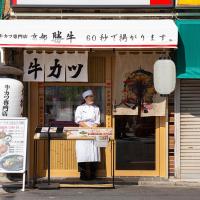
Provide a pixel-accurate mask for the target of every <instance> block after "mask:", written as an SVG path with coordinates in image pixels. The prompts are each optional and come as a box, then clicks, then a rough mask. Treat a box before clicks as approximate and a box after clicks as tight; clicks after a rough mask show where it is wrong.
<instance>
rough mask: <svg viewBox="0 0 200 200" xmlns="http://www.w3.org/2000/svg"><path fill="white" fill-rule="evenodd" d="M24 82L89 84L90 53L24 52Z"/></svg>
mask: <svg viewBox="0 0 200 200" xmlns="http://www.w3.org/2000/svg"><path fill="white" fill-rule="evenodd" d="M23 80H24V81H31V82H32V81H33V82H34V81H36V82H43V81H45V82H88V53H87V52H85V53H78V52H75V53H68V52H64V53H56V52H53V53H49V54H48V53H45V52H42V53H36V51H33V52H32V53H28V52H27V51H24V78H23Z"/></svg>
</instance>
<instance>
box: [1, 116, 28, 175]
mask: <svg viewBox="0 0 200 200" xmlns="http://www.w3.org/2000/svg"><path fill="white" fill-rule="evenodd" d="M27 124H28V120H27V118H23V117H17V118H7V117H6V118H0V173H24V172H25V170H26V150H27Z"/></svg>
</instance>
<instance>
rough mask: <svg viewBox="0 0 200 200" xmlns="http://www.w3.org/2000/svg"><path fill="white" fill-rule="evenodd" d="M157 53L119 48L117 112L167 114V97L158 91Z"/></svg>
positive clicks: (125, 113)
mask: <svg viewBox="0 0 200 200" xmlns="http://www.w3.org/2000/svg"><path fill="white" fill-rule="evenodd" d="M159 56H160V55H158V54H142V53H138V54H131V53H126V54H120V52H116V62H115V63H116V70H115V74H114V91H113V93H114V95H113V100H114V102H113V114H114V115H139V116H141V117H149V116H165V114H166V97H162V96H160V95H159V94H157V93H156V91H155V89H154V85H153V65H154V62H155V60H157V59H158V58H159Z"/></svg>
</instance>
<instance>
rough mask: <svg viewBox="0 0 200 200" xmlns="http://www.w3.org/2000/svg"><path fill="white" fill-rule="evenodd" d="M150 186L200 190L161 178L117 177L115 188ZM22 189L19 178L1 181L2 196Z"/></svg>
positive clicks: (71, 180) (194, 183)
mask: <svg viewBox="0 0 200 200" xmlns="http://www.w3.org/2000/svg"><path fill="white" fill-rule="evenodd" d="M44 182H47V178H41V179H39V180H38V183H44ZM51 182H52V183H55V182H57V183H72V184H104V183H112V179H111V178H98V179H96V180H92V181H81V180H79V179H78V178H65V179H63V178H52V179H51ZM128 185H130V186H149V187H197V188H200V180H180V179H172V178H171V179H165V178H161V177H115V186H117V187H120V186H128ZM21 187H22V185H21V181H19V178H18V179H16V181H14V180H10V179H8V178H6V177H1V179H0V194H5V193H7V192H6V191H8V192H9V191H12V190H20V189H21ZM26 188H28V189H30V190H31V189H33V188H32V184H31V183H30V186H26Z"/></svg>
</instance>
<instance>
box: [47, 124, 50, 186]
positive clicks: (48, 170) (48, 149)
mask: <svg viewBox="0 0 200 200" xmlns="http://www.w3.org/2000/svg"><path fill="white" fill-rule="evenodd" d="M49 131H50V127H49V128H48V132H47V134H48V185H50V164H51V160H50V157H51V156H50V151H51V148H50V139H51V138H50V133H49Z"/></svg>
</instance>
